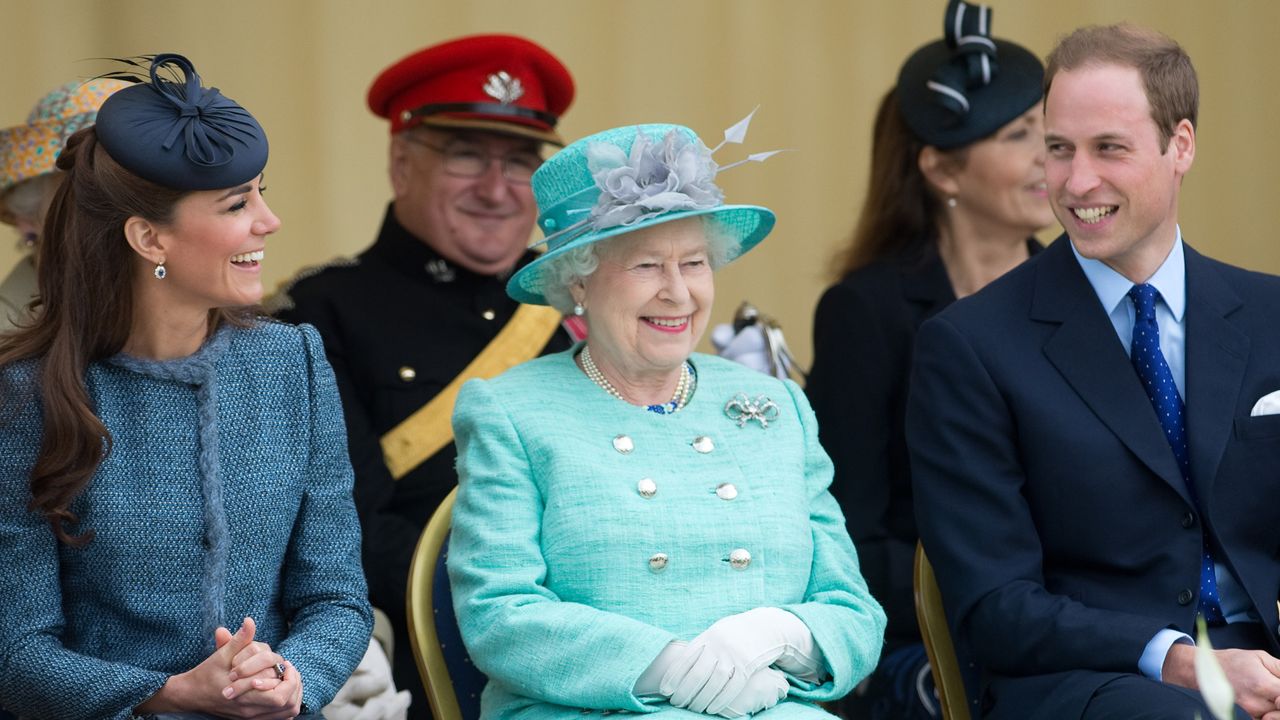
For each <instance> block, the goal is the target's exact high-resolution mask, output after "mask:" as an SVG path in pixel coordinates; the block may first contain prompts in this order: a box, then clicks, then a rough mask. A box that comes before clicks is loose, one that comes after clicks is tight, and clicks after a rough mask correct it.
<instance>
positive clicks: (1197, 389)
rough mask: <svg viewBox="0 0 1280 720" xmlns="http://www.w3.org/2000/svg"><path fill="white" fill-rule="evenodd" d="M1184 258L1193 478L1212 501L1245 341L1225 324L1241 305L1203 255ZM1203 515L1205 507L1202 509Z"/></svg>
mask: <svg viewBox="0 0 1280 720" xmlns="http://www.w3.org/2000/svg"><path fill="white" fill-rule="evenodd" d="M1184 248H1185V250H1186V258H1187V314H1186V322H1187V381H1186V392H1187V398H1186V407H1187V412H1186V419H1187V440H1188V443H1189V444H1190V447H1189V449H1190V454H1191V477H1192V478H1194V480H1195V482H1196V487H1197V489H1198V490H1199V495H1200V497H1201V498H1202V499H1203V500H1204V501H1206V502H1207V501H1208V500H1209V499H1210V498H1212V489H1213V481H1214V478H1215V477H1216V475H1217V474H1218V464H1219V462H1221V460H1222V453H1223V451H1224V450H1225V449H1226V446H1227V440H1228V439H1229V437H1230V435H1231V427H1232V421H1233V416H1234V414H1235V410H1236V401H1237V400H1238V398H1239V397H1240V382H1241V380H1242V379H1243V378H1244V371H1245V366H1246V365H1247V362H1248V358H1249V338H1248V336H1247V335H1245V334H1244V333H1242V332H1240V330H1239V329H1237V328H1236V327H1235V326H1234V325H1232V324H1231V322H1230V321H1229V320H1228V319H1227V318H1228V316H1229V315H1230V314H1231V313H1232V312H1234V311H1235V310H1236V309H1238V308H1239V307H1240V306H1241V305H1242V304H1243V301H1242V300H1241V299H1240V296H1239V295H1238V294H1237V293H1236V292H1235V290H1233V289H1232V288H1231V286H1230V285H1228V284H1227V283H1226V281H1224V280H1223V279H1222V277H1221V275H1219V274H1218V272H1217V271H1216V269H1215V268H1214V267H1213V266H1212V264H1211V263H1210V262H1209V261H1208V260H1206V259H1205V258H1204V256H1203V255H1200V254H1199V253H1197V252H1195V251H1194V250H1192V249H1191V248H1190V247H1185V246H1184ZM1201 509H1202V510H1207V508H1201Z"/></svg>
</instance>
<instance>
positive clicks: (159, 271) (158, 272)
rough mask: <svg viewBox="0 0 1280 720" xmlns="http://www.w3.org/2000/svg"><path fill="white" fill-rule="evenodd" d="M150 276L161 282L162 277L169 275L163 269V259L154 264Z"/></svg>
mask: <svg viewBox="0 0 1280 720" xmlns="http://www.w3.org/2000/svg"><path fill="white" fill-rule="evenodd" d="M151 274H152V275H155V276H156V279H157V280H163V279H164V276H165V275H168V274H169V271H168V270H165V269H164V258H161V259H160V262H158V263H156V269H155V270H153V271H151Z"/></svg>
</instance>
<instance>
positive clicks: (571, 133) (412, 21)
mask: <svg viewBox="0 0 1280 720" xmlns="http://www.w3.org/2000/svg"><path fill="white" fill-rule="evenodd" d="M991 4H992V5H993V7H994V8H995V16H994V29H995V33H996V35H998V36H1001V37H1007V38H1010V39H1013V40H1016V41H1018V42H1020V43H1022V44H1024V45H1026V46H1027V47H1029V48H1031V49H1032V50H1033V51H1034V52H1036V53H1038V54H1040V55H1042V56H1043V55H1044V54H1045V53H1047V52H1048V50H1049V49H1050V47H1051V46H1052V44H1053V42H1054V39H1055V38H1056V37H1058V36H1059V35H1060V34H1062V33H1063V32H1065V31H1068V30H1070V29H1071V28H1074V27H1076V26H1078V25H1082V24H1089V23H1108V22H1114V21H1119V20H1131V21H1134V22H1138V23H1142V24H1146V25H1150V26H1153V27H1155V28H1157V29H1160V30H1162V31H1164V32H1166V33H1168V34H1170V35H1172V36H1173V37H1175V38H1176V39H1178V40H1179V41H1180V42H1181V43H1182V44H1183V45H1184V46H1185V47H1186V48H1187V49H1188V51H1189V52H1190V53H1191V56H1192V59H1193V60H1194V61H1195V62H1196V65H1197V67H1198V69H1199V72H1200V79H1201V94H1202V110H1201V118H1200V131H1199V138H1198V139H1199V152H1198V156H1197V159H1196V164H1195V167H1194V169H1193V170H1192V173H1191V175H1190V177H1189V179H1188V181H1187V182H1186V185H1185V191H1184V196H1183V202H1182V216H1181V221H1182V226H1183V230H1184V232H1185V234H1186V236H1187V238H1188V239H1189V240H1190V242H1192V243H1193V244H1195V245H1196V246H1197V247H1199V248H1200V249H1202V250H1206V251H1208V252H1209V253H1211V254H1213V255H1216V256H1218V257H1220V258H1222V259H1225V260H1227V261H1230V262H1234V263H1237V264H1242V265H1246V266H1249V267H1253V268H1257V269H1261V270H1265V271H1268V272H1273V273H1280V242H1277V240H1276V238H1275V237H1274V235H1273V233H1274V228H1275V227H1276V225H1277V220H1280V200H1278V199H1277V193H1278V192H1280V150H1277V143H1276V140H1275V137H1276V133H1277V129H1276V118H1277V117H1280V74H1277V73H1276V68H1277V66H1278V63H1280V61H1278V60H1277V54H1276V49H1275V44H1276V42H1277V39H1278V38H1280V2H1275V1H1274V0H1229V1H1228V2H1221V3H1206V2H1203V1H1202V0H1061V1H1059V2H1028V1H1027V0H1022V1H1020V2H1019V1H1015V0H991ZM944 6H945V2H944V1H943V0H894V1H892V2H886V1H885V0H788V1H786V2H784V1H783V0H646V1H644V2H621V1H615V0H536V1H532V0H530V1H520V0H476V1H473V2H464V1H462V0H456V1H455V2H439V1H437V0H416V1H411V0H386V1H383V0H364V1H357V0H210V1H208V2H194V1H187V0H0V37H3V38H4V39H3V41H0V68H4V70H3V73H2V74H0V78H2V79H0V126H9V125H13V124H17V123H19V122H21V121H22V120H23V118H24V117H25V116H26V113H27V111H28V109H29V108H30V106H31V105H32V104H33V103H34V101H35V100H36V98H38V97H39V96H40V95H42V94H43V93H44V92H45V91H47V90H48V89H49V88H51V87H53V86H55V85H57V84H59V83H61V82H65V81H67V80H70V79H75V78H82V77H88V76H92V75H95V74H98V73H101V72H104V71H106V70H109V69H111V67H112V66H111V64H110V63H108V62H105V61H101V60H93V59H92V58H101V57H111V56H123V55H135V54H142V53H153V52H161V51H176V52H181V53H184V54H186V55H188V56H189V57H190V58H192V60H193V61H194V62H195V64H196V67H197V69H199V70H200V72H201V73H202V75H204V77H205V78H206V79H207V80H208V81H209V82H211V83H212V84H214V85H216V86H218V87H220V88H222V89H223V91H224V92H225V93H226V94H227V95H228V96H230V97H232V98H234V99H236V100H237V101H239V102H240V103H241V104H243V105H245V106H246V107H248V108H249V109H250V110H251V111H252V112H253V113H254V114H255V115H256V116H257V117H258V119H259V120H260V121H261V122H262V124H263V126H265V127H266V129H267V131H268V133H269V134H270V137H271V162H270V164H269V165H268V167H267V180H268V185H269V187H270V191H269V194H268V199H269V200H270V202H271V204H272V206H273V209H275V210H276V212H277V213H278V214H279V215H280V217H281V218H282V219H283V220H284V227H283V229H282V230H281V232H280V233H279V234H278V235H276V236H275V238H274V240H273V241H272V242H270V243H269V245H268V249H267V259H266V261H265V271H264V272H265V277H266V280H267V282H268V285H269V286H274V285H275V284H276V283H277V282H279V281H280V280H282V279H284V278H286V277H288V276H289V275H291V274H292V273H293V272H294V271H295V270H297V269H298V268H299V267H301V266H304V265H308V264H314V263H317V262H321V261H323V260H325V259H327V258H329V257H332V256H334V255H339V254H350V253H355V252H357V251H359V250H360V249H362V248H363V247H365V246H366V245H367V244H368V243H369V242H371V240H372V238H373V234H374V232H375V231H376V229H377V225H378V222H379V220H380V218H381V215H382V212H383V206H384V203H385V202H386V199H387V197H388V186H387V181H386V174H385V167H386V157H385V152H386V127H385V125H384V123H383V122H382V121H380V120H378V119H377V118H375V117H373V116H372V115H371V114H370V113H369V112H368V111H367V110H366V109H365V107H364V93H365V91H366V89H367V88H368V85H369V82H370V81H371V80H372V79H373V77H374V76H375V75H376V74H377V73H378V72H379V71H380V70H381V69H382V68H383V67H385V66H386V65H387V64H389V63H391V62H393V61H395V60H396V59H398V58H400V57H401V56H403V55H405V54H408V53H409V52H411V51H413V50H416V49H418V48H420V47H423V46H425V45H428V44H431V43H434V42H437V41H440V40H443V39H446V38H450V37H453V36H457V35H461V34H467V33H475V32H513V33H518V34H522V35H525V36H527V37H530V38H532V39H534V40H536V41H538V42H540V43H543V44H545V45H546V46H547V47H548V48H550V49H551V50H552V51H553V52H555V53H556V54H557V55H559V56H560V57H561V59H563V60H564V61H565V63H566V64H567V65H568V66H569V67H570V68H571V69H572V71H573V72H574V74H575V76H576V79H577V83H578V91H579V95H578V100H577V102H576V103H575V105H574V106H573V107H572V108H571V109H570V111H569V113H568V114H567V115H566V117H565V120H564V121H563V123H562V124H561V129H562V131H563V133H564V135H565V136H566V137H569V138H575V137H579V136H581V135H585V134H588V133H590V132H594V131H596V130H600V129H603V128H606V127H610V126H614V125H621V124H629V123H636V122H654V121H672V122H680V123H683V124H686V125H689V126H691V127H693V128H694V129H695V130H697V131H698V132H699V133H701V134H702V135H703V136H704V138H707V139H708V140H709V141H710V142H711V143H712V144H714V142H715V139H714V138H717V137H718V136H719V134H720V132H721V130H723V129H724V128H725V127H727V126H728V125H729V124H731V123H733V122H734V121H736V120H738V119H739V118H741V117H742V116H743V115H745V114H746V113H747V112H748V111H749V110H750V109H751V108H752V107H754V106H755V105H756V104H760V105H761V106H762V107H761V110H760V112H759V113H758V114H757V116H756V121H755V123H754V124H753V127H752V133H751V135H750V137H749V138H748V145H747V150H746V151H760V150H766V149H772V148H778V147H788V148H795V149H796V150H798V152H795V153H788V154H785V155H781V156H778V157H776V158H774V159H773V160H771V161H769V162H768V163H767V164H765V165H752V166H750V167H745V168H741V169H738V170H734V171H732V172H731V173H727V174H726V175H725V176H724V177H723V178H722V184H723V186H724V187H725V190H726V194H727V196H728V198H729V199H730V201H735V202H758V203H761V204H765V205H768V206H770V207H772V208H773V209H774V210H775V211H777V213H778V216H779V222H778V226H777V229H776V230H775V232H774V234H773V236H772V237H771V238H770V239H769V240H768V241H767V242H766V243H765V244H764V245H762V246H761V247H760V248H759V249H757V250H756V251H755V252H753V253H752V254H751V255H749V256H748V257H747V258H746V259H744V260H743V261H742V262H740V263H737V264H735V265H733V266H730V267H729V268H727V269H726V270H724V271H723V272H722V273H721V274H720V276H719V283H718V285H717V291H718V294H719V303H718V305H717V310H716V318H717V320H723V319H727V318H728V316H729V315H730V314H731V313H732V311H733V308H734V307H735V306H736V305H737V302H738V301H739V300H740V299H742V298H749V299H751V300H752V301H753V302H755V303H756V304H758V305H759V306H761V307H762V308H764V309H765V310H766V311H767V312H769V313H770V314H773V315H775V316H776V317H778V318H779V319H780V320H781V321H782V323H783V325H784V327H785V329H786V330H787V335H788V337H789V338H790V342H791V344H792V346H793V349H795V350H796V351H797V354H798V355H799V356H800V358H801V360H802V361H803V362H805V363H807V362H808V361H809V357H810V352H811V349H810V323H811V320H812V313H813V307H814V304H815V303H816V301H817V298H818V296H819V294H820V293H821V291H822V289H823V288H824V287H825V286H826V285H827V284H828V283H829V281H830V277H829V273H830V259H831V256H832V254H833V253H834V252H835V251H836V250H837V249H838V248H839V247H840V246H841V244H842V243H843V242H844V240H845V238H846V237H847V235H848V233H849V231H850V228H851V227H852V225H853V222H854V220H855V218H856V214H857V208H858V205H859V203H860V199H861V196H862V193H863V190H864V186H865V181H866V180H865V176H866V172H867V163H868V155H869V138H870V134H871V131H870V126H871V121H872V114H873V112H874V108H875V103H876V101H877V99H878V98H879V96H880V95H881V93H883V92H884V90H885V89H887V88H888V87H889V85H890V84H891V83H892V81H893V79H894V77H895V76H896V73H897V69H898V67H899V65H900V64H901V62H902V60H903V59H904V58H905V57H906V55H907V54H908V53H910V52H911V51H912V50H913V49H915V48H916V47H917V46H919V45H920V44H922V43H924V42H927V41H930V40H932V39H935V38H936V37H939V36H940V34H941V33H940V27H941V12H942V8H943V7H944ZM746 151H743V152H746ZM736 157H740V155H737V154H735V153H734V152H726V151H722V153H721V154H720V155H718V156H717V159H720V160H722V161H725V160H731V159H734V158H736ZM16 257H17V254H16V251H15V250H13V249H12V246H11V244H10V243H9V242H8V237H6V236H5V234H4V231H2V230H0V268H7V267H8V266H9V265H11V264H12V262H13V261H14V260H15V259H16ZM406 310H412V309H408V308H388V311H394V312H401V313H403V312H404V311H406ZM417 310H421V311H422V317H421V321H422V322H430V321H431V318H430V311H429V309H425V308H422V309H417ZM408 317H412V316H408Z"/></svg>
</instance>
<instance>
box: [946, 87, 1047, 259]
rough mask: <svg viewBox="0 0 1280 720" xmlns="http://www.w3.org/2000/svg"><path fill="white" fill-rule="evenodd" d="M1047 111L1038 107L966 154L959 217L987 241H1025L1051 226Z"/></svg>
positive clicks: (959, 181)
mask: <svg viewBox="0 0 1280 720" xmlns="http://www.w3.org/2000/svg"><path fill="white" fill-rule="evenodd" d="M1043 112H1044V111H1043V109H1042V108H1041V106H1040V105H1039V104H1036V105H1035V106H1034V107H1032V108H1031V109H1030V110H1028V111H1027V112H1025V113H1023V114H1022V116H1020V117H1018V118H1016V119H1015V120H1013V121H1012V122H1010V123H1009V124H1007V125H1005V126H1004V127H1002V128H1000V129H999V130H998V131H996V133H995V134H994V135H992V136H991V137H988V138H985V139H983V140H979V141H978V142H976V143H973V144H972V145H969V146H968V147H967V148H966V149H965V161H964V166H963V167H962V168H960V169H959V170H958V171H957V172H956V173H955V175H954V180H955V183H956V192H955V196H956V200H957V203H956V208H955V210H954V212H956V213H966V214H967V215H968V216H969V217H968V220H969V221H970V224H971V225H972V226H973V227H975V228H979V229H981V230H982V231H983V234H985V235H988V236H997V235H1005V234H1010V233H1012V234H1014V235H1016V236H1019V237H1026V236H1028V235H1031V234H1033V233H1035V232H1037V231H1038V230H1041V229H1043V228H1045V227H1046V226H1048V225H1050V224H1052V223H1053V211H1052V210H1051V209H1050V208H1049V202H1048V199H1047V198H1048V195H1047V192H1046V190H1045V174H1044V120H1043V117H1042V116H1043Z"/></svg>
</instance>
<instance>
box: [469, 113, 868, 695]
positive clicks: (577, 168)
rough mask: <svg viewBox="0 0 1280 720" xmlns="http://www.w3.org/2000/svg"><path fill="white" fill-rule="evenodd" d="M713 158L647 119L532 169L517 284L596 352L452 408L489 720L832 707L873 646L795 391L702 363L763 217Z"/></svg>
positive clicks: (477, 388) (763, 229)
mask: <svg viewBox="0 0 1280 720" xmlns="http://www.w3.org/2000/svg"><path fill="white" fill-rule="evenodd" d="M736 127H739V128H741V129H743V130H745V126H744V125H743V124H741V123H740V124H739V126H736ZM727 134H733V133H732V132H731V133H727ZM737 139H740V138H737ZM760 158H761V156H752V159H760ZM726 167H728V166H726ZM723 169H725V168H718V166H717V164H716V162H715V161H714V160H712V159H711V151H709V150H708V149H707V148H706V146H705V145H704V144H703V143H702V142H701V140H699V139H698V137H697V136H696V135H694V133H693V132H692V131H690V130H689V129H687V128H684V127H680V126H676V125H641V126H634V127H623V128H617V129H613V130H607V131H605V132H602V133H598V134H596V135H592V136H590V137H587V138H585V139H583V140H579V141H578V142H575V143H573V144H571V145H569V146H568V147H566V148H564V150H562V151H560V152H559V153H557V154H556V155H554V156H553V157H551V158H550V159H549V160H548V161H547V162H546V163H545V164H544V165H543V166H542V167H541V168H540V169H539V170H538V172H537V173H536V174H535V175H534V176H533V186H534V193H535V195H536V197H537V199H538V206H539V207H540V208H541V215H540V217H539V224H540V226H541V227H542V229H543V231H544V232H545V233H546V234H547V238H546V240H545V241H544V242H545V243H546V245H547V252H546V253H545V254H543V255H542V256H541V257H540V258H539V259H538V260H536V261H535V262H533V263H532V264H530V265H528V266H526V267H524V268H523V269H521V270H520V271H518V272H517V273H516V274H515V275H514V276H512V278H511V280H510V282H509V283H508V286H507V291H508V293H509V294H510V295H511V296H512V297H514V298H516V299H517V300H520V301H522V302H526V303H537V304H550V305H553V306H555V307H556V308H558V309H562V310H563V311H566V312H572V313H574V314H576V315H579V316H581V317H583V318H584V319H585V320H586V324H587V326H588V339H587V341H586V342H585V344H579V345H577V346H575V347H574V348H572V349H571V350H568V351H565V352H563V353H559V354H557V355H550V356H547V357H543V358H540V359H537V360H533V361H531V362H528V363H526V364H524V365H521V366H518V367H516V368H514V369H512V370H510V371H508V372H506V373H504V374H503V375H501V376H499V377H497V378H495V379H493V380H488V381H485V380H472V381H470V382H468V383H467V384H466V385H465V386H463V388H462V391H461V393H460V394H459V397H458V402H457V406H456V409H455V412H454V419H453V422H454V431H455V434H456V437H457V440H458V458H459V462H458V469H459V476H460V484H459V489H458V496H457V503H456V505H455V508H454V514H453V534H452V537H451V540H450V549H449V575H450V578H451V580H452V585H453V593H454V605H455V608H456V609H457V616H458V619H459V625H460V628H461V630H462V635H463V638H464V640H465V641H466V644H467V647H468V649H469V650H470V652H471V657H472V659H473V660H474V662H475V664H476V666H477V667H478V668H480V669H481V670H482V671H484V672H485V673H486V674H487V675H488V677H489V680H490V682H489V684H488V686H487V687H486V689H485V691H484V694H483V697H482V710H483V712H484V714H485V716H486V717H490V718H507V717H515V716H517V715H518V716H519V717H522V718H565V719H566V720H567V719H569V718H578V717H580V713H581V712H583V710H584V709H594V710H604V711H633V712H653V711H656V712H657V713H658V715H665V716H673V717H674V716H680V717H694V716H695V715H696V714H699V713H701V714H712V715H720V716H724V717H738V716H742V715H746V714H749V713H755V712H760V711H763V710H765V709H768V708H772V710H771V711H770V716H771V717H779V718H783V717H801V716H807V717H822V716H824V715H825V713H824V712H823V711H822V710H820V709H819V708H818V707H817V706H816V705H814V704H813V703H815V702H817V701H825V700H832V699H834V698H838V697H840V696H842V695H843V694H845V693H846V692H848V691H849V690H850V688H852V687H853V686H854V684H855V683H857V682H858V681H859V680H860V679H862V678H863V677H864V676H865V675H866V674H867V673H869V672H870V671H871V668H872V667H874V665H875V661H876V658H877V657H878V656H879V652H880V644H881V640H882V636H883V632H884V615H883V613H882V612H881V610H880V607H879V605H878V604H877V603H876V601H875V600H873V599H872V598H871V596H870V595H869V594H868V593H867V589H866V584H865V583H864V582H863V580H862V577H861V576H860V575H859V574H858V560H857V556H856V555H855V553H854V549H853V545H852V543H851V542H850V541H849V536H848V535H847V534H846V533H845V530H844V523H843V521H842V520H841V517H840V513H839V510H838V508H837V506H836V504H835V501H834V500H833V499H832V498H831V496H830V495H829V494H828V493H827V485H828V484H829V483H830V482H831V463H830V461H829V460H828V459H827V456H826V454H825V453H824V452H823V451H822V449H821V447H820V446H819V445H818V436H817V428H816V426H815V424H814V419H813V413H812V412H811V411H810V410H809V405H808V403H807V402H806V401H805V398H804V394H803V393H802V392H801V391H800V389H799V388H798V387H797V386H796V385H795V384H794V383H792V382H790V381H782V380H778V379H776V378H773V377H769V376H766V375H764V374H762V373H758V372H756V371H754V370H750V369H747V368H744V367H742V366H741V365H738V364H736V363H733V362H731V361H728V360H723V359H720V358H716V357H713V356H708V355H702V354H698V353H695V352H693V349H694V347H695V346H696V345H697V343H698V340H699V338H701V336H702V334H703V332H704V330H705V329H706V326H707V321H708V318H709V316H710V312H711V303H712V299H713V296H714V290H715V288H714V280H713V273H714V271H715V270H716V269H717V268H719V267H722V266H723V265H725V264H726V263H728V262H731V261H732V260H734V259H736V258H738V257H740V256H741V255H743V254H744V253H746V252H747V251H748V250H750V249H751V248H752V247H753V246H755V245H756V244H757V243H758V242H760V241H761V240H763V239H764V237H765V236H766V235H767V234H768V233H769V231H770V229H772V227H773V223H774V216H773V213H772V212H770V211H769V210H768V209H766V208H763V207H758V206H754V205H726V204H724V197H723V194H722V193H721V191H720V189H719V188H718V187H717V186H716V184H715V182H714V179H715V175H716V173H717V171H718V170H723Z"/></svg>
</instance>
